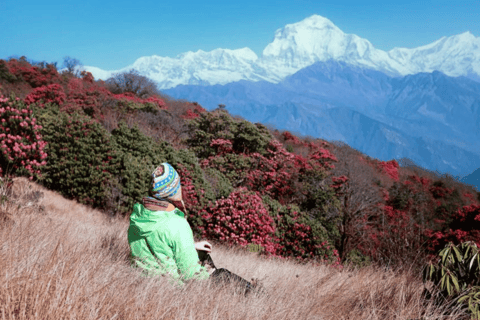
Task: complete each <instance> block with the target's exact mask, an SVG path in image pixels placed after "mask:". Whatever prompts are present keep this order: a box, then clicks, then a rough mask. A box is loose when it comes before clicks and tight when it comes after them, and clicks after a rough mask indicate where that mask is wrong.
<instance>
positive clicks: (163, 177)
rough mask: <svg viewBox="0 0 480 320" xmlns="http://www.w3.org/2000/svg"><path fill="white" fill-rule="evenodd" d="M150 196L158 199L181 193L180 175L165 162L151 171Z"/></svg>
mask: <svg viewBox="0 0 480 320" xmlns="http://www.w3.org/2000/svg"><path fill="white" fill-rule="evenodd" d="M152 179H153V181H152V196H153V197H155V198H157V199H158V200H165V199H170V198H173V197H175V196H177V195H179V194H180V193H181V185H180V176H179V175H178V172H177V171H175V169H174V168H173V167H172V166H171V165H170V164H169V163H167V162H164V163H162V164H161V165H159V166H158V167H157V168H156V169H155V170H154V171H153V173H152Z"/></svg>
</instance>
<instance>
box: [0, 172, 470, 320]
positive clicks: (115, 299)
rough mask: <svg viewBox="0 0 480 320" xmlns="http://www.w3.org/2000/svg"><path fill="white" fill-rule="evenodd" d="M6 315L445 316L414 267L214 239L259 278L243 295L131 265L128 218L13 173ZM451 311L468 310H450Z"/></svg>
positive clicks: (0, 260)
mask: <svg viewBox="0 0 480 320" xmlns="http://www.w3.org/2000/svg"><path fill="white" fill-rule="evenodd" d="M1 192H2V193H1V196H2V199H4V200H3V201H2V204H1V207H0V209H1V211H0V243H2V246H0V283H1V285H0V315H1V316H2V318H3V319H65V318H72V319H73V318H74V319H85V320H88V319H152V318H155V319H188V318H195V319H227V318H228V319H246V318H248V319H332V320H333V319H417V318H420V317H423V318H424V319H439V318H440V317H441V313H442V308H439V307H435V306H434V305H432V304H428V303H427V304H425V303H424V300H423V298H422V296H421V293H422V290H423V285H422V282H421V281H420V279H419V278H418V276H415V275H412V274H411V273H410V272H406V271H404V272H391V271H390V272H389V271H382V270H381V269H378V268H375V267H367V268H363V269H360V270H350V269H343V270H342V269H338V268H332V267H328V266H326V265H318V264H317V265H314V264H306V265H305V264H297V263H295V262H293V261H288V260H283V259H266V258H264V257H261V256H259V255H258V254H255V253H250V252H248V251H246V250H240V249H238V248H231V247H227V246H225V245H220V244H217V245H215V246H214V250H213V252H212V256H213V259H214V260H215V262H216V264H217V265H219V266H222V267H225V268H228V269H229V270H231V271H233V272H236V273H238V274H239V275H242V276H244V277H245V278H247V279H250V278H258V279H260V281H261V283H262V285H263V287H264V289H265V292H266V293H265V294H254V295H249V296H246V297H244V296H242V295H239V294H235V293H234V289H233V288H217V287H215V286H213V285H212V284H210V283H208V282H196V283H189V284H188V285H186V286H184V287H176V286H174V285H172V284H170V283H169V282H168V280H167V279H166V278H160V279H148V278H145V277H142V276H141V275H140V274H139V273H138V272H137V271H135V270H134V269H132V268H130V267H129V264H128V244H127V237H126V229H127V227H128V221H127V220H126V219H125V218H123V217H117V218H111V217H108V216H107V215H105V214H104V213H102V212H100V211H97V210H93V209H91V208H89V207H87V206H85V205H81V204H78V203H76V202H75V201H72V200H67V199H65V198H63V197H62V196H60V195H59V194H57V193H55V192H52V191H50V190H47V189H45V188H44V187H41V186H39V185H38V184H35V183H31V182H29V181H28V180H27V179H25V178H16V179H14V181H13V185H11V186H10V188H8V189H5V187H3V188H2V190H1ZM449 319H463V318H461V314H460V313H459V312H454V313H453V314H452V315H451V317H449Z"/></svg>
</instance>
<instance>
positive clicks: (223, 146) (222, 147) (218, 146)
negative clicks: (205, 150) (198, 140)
mask: <svg viewBox="0 0 480 320" xmlns="http://www.w3.org/2000/svg"><path fill="white" fill-rule="evenodd" d="M189 111H190V110H189ZM210 147H214V148H215V150H216V154H217V155H223V154H225V153H230V152H232V151H233V147H232V141H230V140H227V139H214V140H212V142H210Z"/></svg>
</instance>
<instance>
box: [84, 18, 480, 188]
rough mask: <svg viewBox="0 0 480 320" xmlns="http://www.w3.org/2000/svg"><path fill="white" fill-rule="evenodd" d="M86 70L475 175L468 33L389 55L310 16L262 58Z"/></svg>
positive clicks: (477, 86) (477, 109)
mask: <svg viewBox="0 0 480 320" xmlns="http://www.w3.org/2000/svg"><path fill="white" fill-rule="evenodd" d="M85 68H86V70H88V71H90V72H92V73H93V75H94V76H95V77H96V78H102V79H106V78H108V77H109V76H111V75H112V73H115V72H121V71H127V70H129V69H132V68H133V69H135V70H137V71H139V72H140V74H143V75H145V76H147V77H149V78H151V79H153V80H155V81H157V82H158V84H159V87H160V88H161V89H162V90H163V91H164V92H165V93H166V94H168V95H171V96H173V97H175V98H182V99H188V100H191V101H197V102H199V103H200V104H201V105H203V106H204V107H206V108H207V109H213V108H216V107H217V106H218V104H225V105H226V106H227V109H228V110H229V111H230V112H231V113H233V114H238V115H241V116H243V117H245V118H246V119H248V120H250V121H253V122H262V123H270V124H272V125H274V126H275V127H277V128H280V129H286V130H290V131H293V132H296V133H300V134H303V135H311V136H314V137H321V138H324V139H328V140H340V141H344V142H346V143H348V144H349V145H350V146H352V147H354V148H356V149H358V150H360V151H362V152H364V153H366V154H368V155H369V156H372V157H376V158H379V159H382V160H389V159H401V158H409V159H411V160H412V161H414V162H415V163H416V164H417V165H420V166H422V167H424V168H427V169H430V170H434V171H438V172H440V173H446V172H448V173H450V174H452V175H454V176H466V175H468V174H470V173H472V172H473V171H474V170H475V169H477V168H479V167H480V139H479V138H480V129H479V128H480V37H475V36H474V35H472V34H471V33H469V32H465V33H462V34H459V35H455V36H451V37H443V38H441V39H439V40H437V41H435V42H433V43H431V44H428V45H425V46H422V47H418V48H414V49H406V48H394V49H392V50H390V51H388V52H386V51H382V50H379V49H376V48H374V47H373V45H372V44H371V43H370V42H369V41H368V40H366V39H362V38H360V37H358V36H356V35H354V34H345V33H344V32H342V31H341V30H340V29H339V28H338V27H336V26H335V25H334V24H333V23H332V22H331V21H330V20H328V19H326V18H324V17H321V16H318V15H314V16H311V17H309V18H307V19H304V20H303V21H300V22H298V23H294V24H289V25H286V26H285V27H284V28H281V29H279V30H277V31H276V32H275V36H274V40H273V41H272V42H271V43H270V44H268V45H267V46H266V47H265V49H264V50H263V54H262V56H261V57H258V56H257V55H256V54H255V53H254V52H253V51H252V50H250V49H248V48H243V49H237V50H229V49H216V50H213V51H211V52H204V51H197V52H187V53H184V54H181V55H179V56H177V57H175V58H168V57H159V56H151V57H142V58H139V59H138V60H137V61H135V63H134V64H133V65H131V66H128V67H126V68H123V69H122V70H117V71H104V70H100V69H98V68H94V67H85ZM477 187H478V188H479V189H480V185H478V184H477Z"/></svg>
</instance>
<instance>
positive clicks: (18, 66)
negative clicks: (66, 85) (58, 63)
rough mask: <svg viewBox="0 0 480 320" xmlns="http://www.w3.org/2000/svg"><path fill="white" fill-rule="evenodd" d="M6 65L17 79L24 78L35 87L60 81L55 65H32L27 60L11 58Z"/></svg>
mask: <svg viewBox="0 0 480 320" xmlns="http://www.w3.org/2000/svg"><path fill="white" fill-rule="evenodd" d="M6 66H7V68H8V70H9V72H10V73H11V74H13V75H14V76H15V77H16V78H17V79H23V80H24V81H26V82H27V83H28V84H30V85H31V86H32V87H33V88H36V87H41V86H46V85H49V84H52V83H54V82H60V77H59V74H58V72H57V69H56V68H55V66H53V65H46V68H40V67H36V66H32V65H31V64H30V63H28V62H26V61H22V60H16V59H11V60H9V61H7V62H6Z"/></svg>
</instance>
